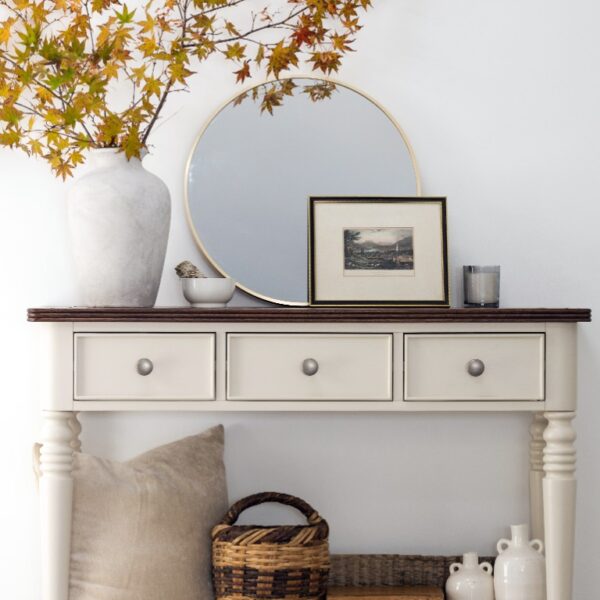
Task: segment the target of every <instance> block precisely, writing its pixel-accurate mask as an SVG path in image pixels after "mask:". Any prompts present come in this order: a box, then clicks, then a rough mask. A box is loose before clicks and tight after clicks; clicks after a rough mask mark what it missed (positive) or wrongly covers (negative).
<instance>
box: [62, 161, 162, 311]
mask: <svg viewBox="0 0 600 600" xmlns="http://www.w3.org/2000/svg"><path fill="white" fill-rule="evenodd" d="M89 161H90V166H91V169H90V170H89V171H88V172H87V173H86V174H85V175H84V176H82V177H81V178H79V179H78V180H76V181H75V182H74V183H73V185H72V186H71V188H70V190H69V192H68V194H67V201H68V219H69V230H70V236H71V246H72V251H73V257H74V261H75V271H76V276H77V280H78V284H79V289H80V293H81V299H82V301H83V304H84V305H85V306H154V303H155V302H156V296H157V294H158V287H159V285H160V278H161V275H162V270H163V266H164V262H165V253H166V250H167V241H168V238H169V225H170V221H171V199H170V196H169V190H168V189H167V186H166V185H165V184H164V183H163V181H162V180H161V179H159V178H158V177H156V175H153V174H152V173H149V172H148V171H146V169H144V167H143V166H142V163H141V161H140V160H138V159H137V158H132V159H130V160H127V158H126V156H125V154H123V153H122V152H117V151H116V150H113V149H102V150H92V151H91V152H90V155H89Z"/></svg>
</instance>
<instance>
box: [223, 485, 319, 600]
mask: <svg viewBox="0 0 600 600" xmlns="http://www.w3.org/2000/svg"><path fill="white" fill-rule="evenodd" d="M264 502H279V503H281V504H286V505H288V506H293V507H294V508H296V509H298V510H299V511H300V512H301V513H302V514H303V515H304V516H305V517H306V519H307V521H308V525H304V526H281V527H264V526H256V525H235V522H236V520H237V518H238V517H239V515H240V513H241V512H242V511H244V510H246V509H247V508H250V507H252V506H256V505H257V504H262V503H264ZM328 535H329V527H328V525H327V522H326V521H325V520H324V519H322V518H321V517H320V516H319V514H318V513H317V512H316V511H315V510H314V509H313V508H312V507H311V506H310V505H308V504H307V503H306V502H304V501H303V500H300V499H299V498H295V497H294V496H288V495H286V494H277V493H273V492H265V493H262V494H255V495H254V496H249V497H248V498H244V499H243V500H240V501H239V502H237V503H236V504H234V505H233V506H232V507H231V509H230V510H229V512H228V513H227V514H226V515H225V516H224V517H223V519H222V520H221V522H220V523H219V524H218V525H216V526H215V527H214V529H213V532H212V538H213V546H212V549H213V584H214V588H215V596H216V598H217V600H275V599H283V600H301V599H302V600H324V599H325V598H326V595H327V581H328V578H329V544H328Z"/></svg>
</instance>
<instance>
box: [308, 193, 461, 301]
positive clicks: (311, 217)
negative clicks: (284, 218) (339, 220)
mask: <svg viewBox="0 0 600 600" xmlns="http://www.w3.org/2000/svg"><path fill="white" fill-rule="evenodd" d="M319 202H328V203H332V202H339V203H340V204H342V203H346V204H359V203H376V204H389V203H412V204H414V203H424V204H425V203H430V204H431V203H435V204H439V205H440V209H441V229H442V230H441V239H442V257H441V258H442V265H443V266H442V270H443V273H442V278H443V299H438V300H434V299H427V298H424V299H422V300H413V299H411V300H402V299H398V300H356V301H354V300H336V299H335V298H332V299H327V300H324V299H321V300H318V299H317V291H318V290H317V284H316V275H315V273H316V260H317V249H316V241H315V224H316V217H315V208H316V206H317V204H318V203H319ZM308 299H309V304H310V306H340V307H343V306H405V307H409V306H412V307H419V306H422V307H427V306H437V307H440V308H449V306H450V282H449V268H448V227H447V207H446V198H445V197H423V196H402V197H386V196H311V197H310V198H309V209H308Z"/></svg>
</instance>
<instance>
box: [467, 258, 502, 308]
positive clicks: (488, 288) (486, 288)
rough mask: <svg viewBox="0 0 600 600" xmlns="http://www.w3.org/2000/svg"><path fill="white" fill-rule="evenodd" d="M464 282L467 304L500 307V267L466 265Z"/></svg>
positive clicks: (468, 305)
mask: <svg viewBox="0 0 600 600" xmlns="http://www.w3.org/2000/svg"><path fill="white" fill-rule="evenodd" d="M463 283H464V292H465V306H467V307H479V308H498V306H499V305H500V267H498V266H485V267H478V266H474V265H465V266H464V267H463Z"/></svg>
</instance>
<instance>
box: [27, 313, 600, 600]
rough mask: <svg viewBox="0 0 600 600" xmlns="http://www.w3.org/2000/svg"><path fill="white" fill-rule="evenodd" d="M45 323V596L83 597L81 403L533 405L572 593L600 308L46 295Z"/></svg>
mask: <svg viewBox="0 0 600 600" xmlns="http://www.w3.org/2000/svg"><path fill="white" fill-rule="evenodd" d="M28 316H29V320H30V321H35V322H37V323H40V325H39V328H40V332H41V334H42V337H43V343H42V352H43V356H42V360H41V363H42V364H41V367H42V373H43V378H42V382H43V386H42V390H43V395H42V399H41V403H42V410H43V414H44V424H43V429H42V434H41V437H42V439H41V441H42V444H43V445H42V450H41V471H42V477H41V482H40V495H41V508H42V553H43V554H42V556H43V561H42V568H43V596H42V600H67V598H68V580H69V550H70V548H69V546H70V528H71V505H72V485H73V483H72V479H71V465H72V458H73V452H77V451H79V450H80V446H81V445H80V442H79V433H80V430H81V428H80V426H79V424H78V421H77V413H78V412H81V411H131V410H144V411H148V410H190V411H290V412H291V411H353V412H361V411H371V412H381V411H390V412H416V411H419V412H437V413H439V412H489V413H499V412H529V413H531V414H532V417H533V419H532V425H531V429H530V432H531V440H530V456H529V464H530V492H531V493H530V509H531V526H532V532H533V535H534V536H535V537H537V538H542V539H544V540H545V545H546V561H547V600H571V589H572V572H573V545H574V529H575V448H574V441H575V431H574V429H573V426H572V420H573V418H574V417H575V409H576V399H577V398H576V397H577V391H576V375H577V350H576V348H577V322H581V321H589V320H590V318H591V313H590V311H589V310H586V309H493V310H487V309H429V308H418V309H398V308H310V309H305V308H247V309H208V310H199V309H187V308H156V309H126V308H124V309H72V308H65V309H61V308H36V309H30V310H29V313H28Z"/></svg>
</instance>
